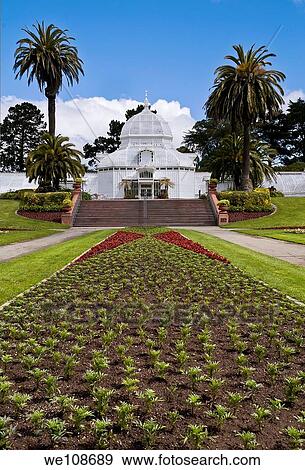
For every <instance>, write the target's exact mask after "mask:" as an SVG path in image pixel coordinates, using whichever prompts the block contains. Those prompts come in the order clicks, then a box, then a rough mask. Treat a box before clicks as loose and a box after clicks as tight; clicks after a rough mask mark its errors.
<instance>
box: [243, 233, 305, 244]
mask: <svg viewBox="0 0 305 470" xmlns="http://www.w3.org/2000/svg"><path fill="white" fill-rule="evenodd" d="M236 232H239V233H246V234H247V235H254V236H256V237H267V238H275V239H276V240H283V241H285V242H291V243H300V244H301V245H305V233H303V234H302V233H288V232H285V231H284V230H268V229H267V230H259V229H257V230H255V229H245V230H236Z"/></svg>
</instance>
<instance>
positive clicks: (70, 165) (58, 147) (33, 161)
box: [26, 133, 85, 190]
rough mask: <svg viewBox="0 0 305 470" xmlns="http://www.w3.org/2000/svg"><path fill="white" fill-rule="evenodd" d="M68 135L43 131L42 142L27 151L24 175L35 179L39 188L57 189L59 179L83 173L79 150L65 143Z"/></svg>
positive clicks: (75, 176)
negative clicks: (55, 134) (30, 150)
mask: <svg viewBox="0 0 305 470" xmlns="http://www.w3.org/2000/svg"><path fill="white" fill-rule="evenodd" d="M68 141H69V138H68V137H63V136H61V135H60V134H59V135H57V136H53V135H51V134H48V133H45V134H43V136H42V142H41V144H40V145H38V147H37V148H36V149H35V150H32V152H30V153H29V156H28V158H27V160H26V175H27V176H28V178H29V181H30V182H31V181H35V182H36V181H37V182H38V184H39V187H40V188H43V189H51V188H52V189H55V190H57V189H59V184H60V181H63V182H66V181H67V178H68V177H71V178H73V179H75V178H80V177H82V176H83V175H84V174H85V170H84V167H83V165H82V164H81V159H80V157H81V155H82V154H81V152H80V151H79V150H76V149H75V148H74V145H73V144H71V143H67V142H68Z"/></svg>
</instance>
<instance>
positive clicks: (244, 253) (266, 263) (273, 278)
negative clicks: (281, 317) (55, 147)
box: [179, 229, 305, 302]
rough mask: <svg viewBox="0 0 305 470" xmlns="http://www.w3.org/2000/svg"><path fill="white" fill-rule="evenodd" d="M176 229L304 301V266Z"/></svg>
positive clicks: (248, 272)
mask: <svg viewBox="0 0 305 470" xmlns="http://www.w3.org/2000/svg"><path fill="white" fill-rule="evenodd" d="M179 232H181V233H183V234H184V235H186V236H187V237H189V238H191V239H192V240H194V241H196V242H198V243H201V244H202V245H204V246H205V247H206V248H208V249H210V250H213V251H216V252H217V253H219V254H221V255H223V256H225V257H227V258H228V259H229V260H230V261H231V262H232V263H233V264H234V265H235V266H237V267H239V268H240V269H242V270H243V271H245V272H246V273H247V274H249V275H250V276H253V277H254V278H256V279H258V280H260V281H263V282H265V283H266V284H268V285H269V286H270V287H273V288H275V289H278V290H279V291H281V292H283V293H284V294H286V295H290V296H292V297H294V298H296V299H298V300H300V301H302V302H305V268H303V267H301V266H295V265H292V264H290V263H287V262H286V261H280V260H277V259H276V258H273V257H271V256H267V255H263V254H260V253H257V252H255V251H252V250H249V249H247V248H243V247H241V246H239V245H236V244H235V243H230V242H227V241H224V240H221V239H219V238H217V237H213V236H211V235H206V234H203V233H199V232H196V231H193V230H186V229H181V230H179Z"/></svg>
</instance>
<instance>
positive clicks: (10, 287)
mask: <svg viewBox="0 0 305 470" xmlns="http://www.w3.org/2000/svg"><path fill="white" fill-rule="evenodd" d="M113 232H115V230H111V229H109V230H101V231H98V232H94V233H90V234H89V235H83V236H81V237H78V238H75V239H73V240H69V241H67V242H64V243H60V244H58V245H54V246H52V247H50V248H45V249H43V250H39V251H36V252H35V253H31V254H29V255H26V256H22V257H20V258H16V259H13V260H11V261H7V262H5V263H1V264H0V305H1V304H2V303H4V302H6V301H7V300H9V299H11V298H13V297H15V296H16V295H17V294H19V293H21V292H23V291H24V290H26V289H28V288H29V287H31V286H33V285H34V284H36V283H37V282H39V281H41V280H42V279H45V278H46V277H48V276H50V275H51V274H53V273H54V272H55V271H57V270H58V269H60V268H62V267H63V266H65V265H66V264H67V263H69V262H70V261H72V260H73V259H74V258H76V257H77V256H78V255H80V254H81V253H83V252H84V251H86V250H87V249H88V248H90V247H91V246H92V245H96V244H97V243H98V242H100V241H101V240H103V239H104V238H106V237H107V236H108V235H110V234H111V233H113ZM88 282H90V279H89V280H88Z"/></svg>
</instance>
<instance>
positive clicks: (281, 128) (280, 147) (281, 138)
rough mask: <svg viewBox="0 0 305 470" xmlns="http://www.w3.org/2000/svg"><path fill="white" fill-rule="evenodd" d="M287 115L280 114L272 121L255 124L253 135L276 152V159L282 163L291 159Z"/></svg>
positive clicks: (289, 130)
mask: <svg viewBox="0 0 305 470" xmlns="http://www.w3.org/2000/svg"><path fill="white" fill-rule="evenodd" d="M290 127H291V126H290V124H289V119H288V115H287V114H285V113H283V112H281V113H280V114H279V115H278V116H277V117H275V118H274V119H272V120H270V119H268V120H266V121H264V122H260V123H258V124H257V126H256V128H255V129H254V132H253V134H254V135H255V136H256V138H257V139H259V140H261V141H262V142H266V143H268V144H269V145H270V146H271V147H272V148H274V149H275V150H276V151H277V159H278V160H280V162H281V163H284V162H285V161H286V160H287V159H289V158H290V157H291V129H290Z"/></svg>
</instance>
